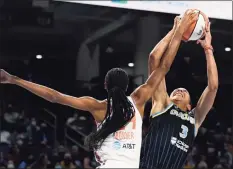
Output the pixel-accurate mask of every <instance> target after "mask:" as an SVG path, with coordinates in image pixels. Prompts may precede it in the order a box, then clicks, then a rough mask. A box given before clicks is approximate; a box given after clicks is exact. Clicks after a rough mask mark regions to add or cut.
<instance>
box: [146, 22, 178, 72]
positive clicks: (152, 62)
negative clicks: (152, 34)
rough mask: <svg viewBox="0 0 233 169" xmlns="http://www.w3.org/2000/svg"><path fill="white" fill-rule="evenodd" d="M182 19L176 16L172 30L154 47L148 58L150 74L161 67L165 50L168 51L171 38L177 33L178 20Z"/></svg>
mask: <svg viewBox="0 0 233 169" xmlns="http://www.w3.org/2000/svg"><path fill="white" fill-rule="evenodd" d="M179 20H180V18H178V17H176V18H175V21H174V26H173V28H172V30H170V31H169V32H168V34H167V35H166V36H165V37H164V38H163V39H162V40H161V41H159V43H158V44H157V45H156V46H155V47H154V48H153V50H152V51H151V53H150V55H149V60H148V66H149V67H148V70H149V71H148V72H149V75H150V74H151V73H152V72H153V71H154V70H155V69H156V68H158V67H159V65H160V62H161V58H162V57H163V54H164V52H165V51H166V49H167V47H168V45H169V43H170V42H171V39H172V37H173V35H174V33H175V30H176V28H177V25H178V23H179V22H178V21H179Z"/></svg>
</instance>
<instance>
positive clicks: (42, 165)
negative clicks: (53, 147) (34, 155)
mask: <svg viewBox="0 0 233 169" xmlns="http://www.w3.org/2000/svg"><path fill="white" fill-rule="evenodd" d="M47 165H48V156H47V155H46V154H40V157H39V159H38V160H37V161H36V162H34V163H33V164H32V165H31V166H30V169H46V168H47Z"/></svg>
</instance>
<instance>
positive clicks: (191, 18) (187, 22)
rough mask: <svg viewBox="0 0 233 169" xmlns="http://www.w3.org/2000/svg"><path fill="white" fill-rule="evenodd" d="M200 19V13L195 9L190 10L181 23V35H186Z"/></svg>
mask: <svg viewBox="0 0 233 169" xmlns="http://www.w3.org/2000/svg"><path fill="white" fill-rule="evenodd" d="M197 19H198V13H197V12H195V10H194V9H188V10H186V12H185V13H184V16H183V17H182V18H181V21H180V26H179V27H180V33H182V34H183V33H184V32H185V31H186V30H187V29H188V28H189V27H190V26H191V24H193V23H194V22H195V21H197Z"/></svg>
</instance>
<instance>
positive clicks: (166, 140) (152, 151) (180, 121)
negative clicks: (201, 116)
mask: <svg viewBox="0 0 233 169" xmlns="http://www.w3.org/2000/svg"><path fill="white" fill-rule="evenodd" d="M193 112H194V110H192V111H190V112H188V113H185V112H183V111H182V110H180V109H179V108H178V107H177V106H176V105H174V104H173V103H172V104H171V105H169V106H168V107H167V108H166V109H165V110H164V111H162V112H159V113H156V114H154V115H151V124H150V127H149V131H148V134H147V135H146V137H145V139H144V140H143V143H142V150H141V160H140V168H143V169H150V168H153V169H168V168H169V169H178V168H182V167H183V165H184V164H185V162H186V158H187V155H188V151H189V149H190V147H191V146H192V144H193V141H194V138H195V119H194V113H193Z"/></svg>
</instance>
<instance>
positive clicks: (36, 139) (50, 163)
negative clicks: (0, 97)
mask: <svg viewBox="0 0 233 169" xmlns="http://www.w3.org/2000/svg"><path fill="white" fill-rule="evenodd" d="M53 132H54V131H53V130H52V129H51V128H49V126H48V125H47V124H46V122H44V121H40V120H38V119H37V118H35V117H26V116H25V113H24V111H21V112H17V111H16V109H15V108H14V106H12V105H11V104H9V105H8V106H7V111H5V112H1V144H0V152H1V154H0V168H22V169H23V168H30V169H33V168H35V169H42V168H43V169H45V168H56V169H59V168H80V169H81V168H95V167H96V165H97V163H96V162H95V159H94V157H93V154H92V153H91V152H87V151H85V150H83V149H82V148H80V147H78V146H77V145H74V144H73V145H72V144H67V145H64V144H59V143H55V142H54V137H53V136H54V133H53Z"/></svg>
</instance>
